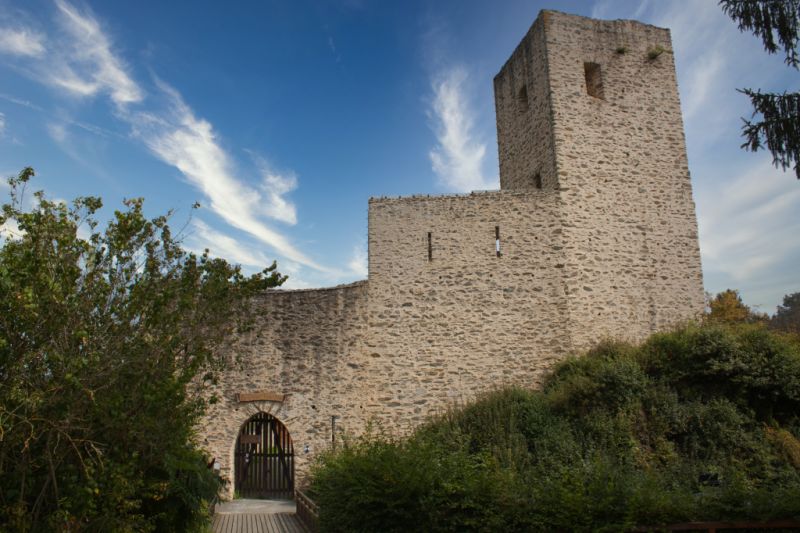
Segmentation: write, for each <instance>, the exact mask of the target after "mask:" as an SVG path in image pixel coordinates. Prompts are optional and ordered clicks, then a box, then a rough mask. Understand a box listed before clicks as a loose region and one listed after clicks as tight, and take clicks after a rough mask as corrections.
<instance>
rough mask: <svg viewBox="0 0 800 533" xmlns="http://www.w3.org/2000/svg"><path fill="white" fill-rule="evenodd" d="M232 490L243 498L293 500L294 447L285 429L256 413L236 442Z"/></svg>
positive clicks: (267, 416)
mask: <svg viewBox="0 0 800 533" xmlns="http://www.w3.org/2000/svg"><path fill="white" fill-rule="evenodd" d="M234 463H235V467H234V468H235V469H234V477H233V479H234V489H235V490H236V492H237V493H238V494H239V496H241V497H243V498H287V499H290V498H293V496H294V447H293V446H292V438H291V437H290V436H289V431H288V430H287V429H286V426H284V425H283V424H281V422H280V421H279V420H278V419H277V418H275V417H274V416H272V415H270V414H267V413H258V414H256V415H254V416H253V417H251V418H250V420H248V421H247V422H245V423H244V425H243V426H242V429H241V430H240V431H239V437H238V438H237V439H236V451H235V457H234Z"/></svg>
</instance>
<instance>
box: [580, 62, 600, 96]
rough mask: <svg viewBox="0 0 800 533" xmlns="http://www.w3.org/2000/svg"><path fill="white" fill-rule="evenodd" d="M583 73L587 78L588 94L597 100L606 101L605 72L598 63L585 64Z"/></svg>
mask: <svg viewBox="0 0 800 533" xmlns="http://www.w3.org/2000/svg"><path fill="white" fill-rule="evenodd" d="M583 73H584V75H585V76H586V93H587V94H588V95H589V96H594V97H595V98H602V99H605V96H604V92H603V72H602V69H601V68H600V65H599V64H597V63H584V64H583Z"/></svg>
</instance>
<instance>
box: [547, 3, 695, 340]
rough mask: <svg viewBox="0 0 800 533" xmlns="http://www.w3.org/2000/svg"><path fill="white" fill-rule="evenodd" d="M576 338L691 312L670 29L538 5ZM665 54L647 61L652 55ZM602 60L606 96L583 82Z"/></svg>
mask: <svg viewBox="0 0 800 533" xmlns="http://www.w3.org/2000/svg"><path fill="white" fill-rule="evenodd" d="M540 20H543V21H544V24H545V26H546V28H545V34H546V39H547V44H546V48H547V64H548V68H549V79H550V84H551V91H550V94H551V99H552V108H553V115H554V116H553V124H554V140H555V146H556V165H557V167H558V175H559V188H560V194H561V200H562V205H563V206H564V212H563V216H564V226H565V233H564V237H565V241H566V242H568V243H569V244H568V246H567V247H566V249H565V250H566V255H567V258H566V270H567V272H568V278H567V279H568V281H567V293H568V301H569V305H570V319H571V327H572V329H573V331H575V340H576V345H577V346H587V345H588V344H590V343H591V342H594V341H596V339H597V338H598V337H600V336H604V335H608V336H613V337H618V338H628V339H633V340H639V339H642V338H644V337H646V336H647V335H649V334H650V333H652V332H654V331H656V330H659V329H663V328H664V327H667V326H669V325H673V324H674V323H675V322H677V321H680V320H686V319H687V318H690V317H693V316H697V315H699V313H701V312H702V310H703V282H702V271H701V266H700V252H699V247H698V241H697V220H696V216H695V208H694V202H693V200H692V190H691V181H690V178H689V167H688V162H687V158H686V146H685V140H684V134H683V121H682V118H681V108H680V101H679V96H678V85H677V79H676V75H675V65H674V56H673V53H672V43H671V40H670V35H669V30H666V29H663V28H657V27H654V26H650V25H647V24H642V23H639V22H635V21H621V20H617V21H599V20H593V19H589V18H585V17H576V16H572V15H565V14H562V13H555V12H545V13H543V14H542V16H541V17H540ZM658 49H661V50H663V52H662V53H660V54H659V55H658V56H657V57H654V58H651V57H649V54H650V52H651V51H656V50H658ZM586 63H594V64H596V65H599V66H600V73H601V76H602V80H601V83H602V89H601V90H602V98H599V97H595V96H591V95H590V94H588V93H589V88H587V76H586V71H585V64H586Z"/></svg>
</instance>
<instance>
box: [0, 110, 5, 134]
mask: <svg viewBox="0 0 800 533" xmlns="http://www.w3.org/2000/svg"><path fill="white" fill-rule="evenodd" d="M5 132H6V116H5V115H4V114H3V113H0V137H2V136H3V135H4V134H5Z"/></svg>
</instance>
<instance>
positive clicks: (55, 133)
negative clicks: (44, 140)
mask: <svg viewBox="0 0 800 533" xmlns="http://www.w3.org/2000/svg"><path fill="white" fill-rule="evenodd" d="M47 134H48V135H50V138H51V139H53V140H54V141H55V142H57V143H59V144H61V143H64V142H65V141H66V140H67V127H66V125H64V124H63V123H60V122H51V123H49V124H48V125H47Z"/></svg>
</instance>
